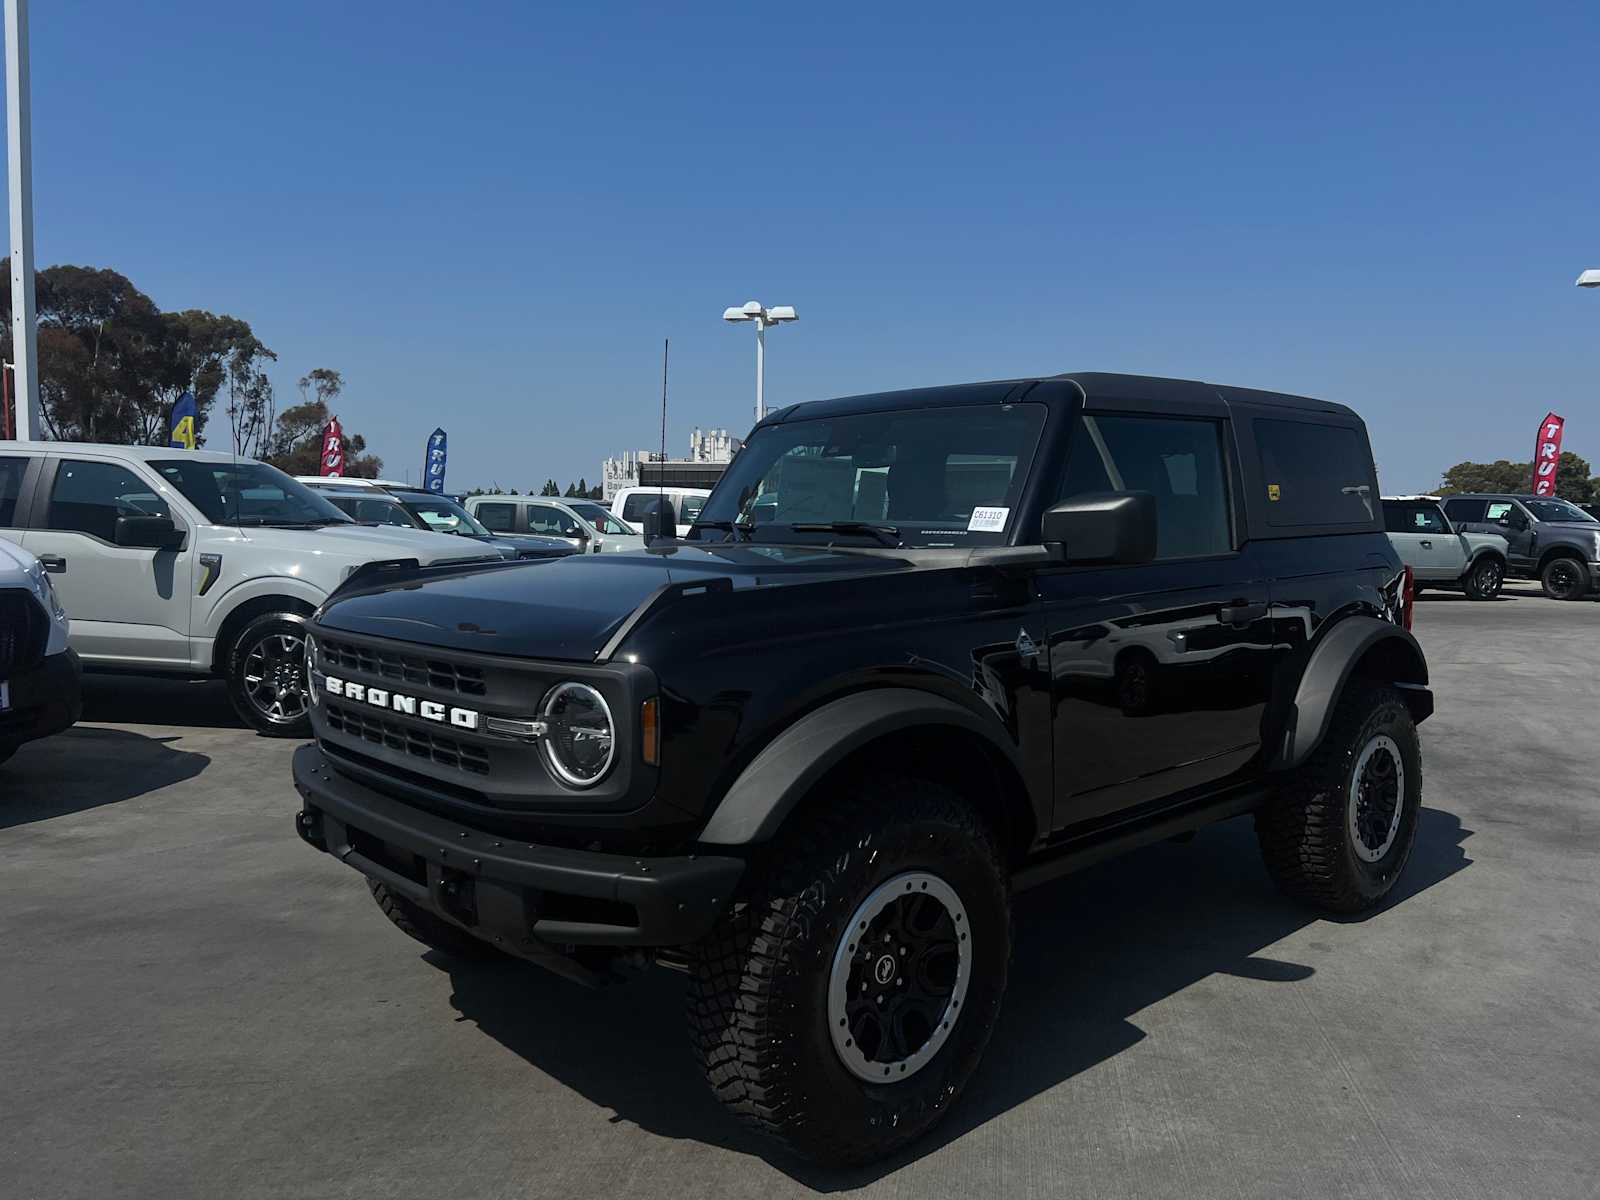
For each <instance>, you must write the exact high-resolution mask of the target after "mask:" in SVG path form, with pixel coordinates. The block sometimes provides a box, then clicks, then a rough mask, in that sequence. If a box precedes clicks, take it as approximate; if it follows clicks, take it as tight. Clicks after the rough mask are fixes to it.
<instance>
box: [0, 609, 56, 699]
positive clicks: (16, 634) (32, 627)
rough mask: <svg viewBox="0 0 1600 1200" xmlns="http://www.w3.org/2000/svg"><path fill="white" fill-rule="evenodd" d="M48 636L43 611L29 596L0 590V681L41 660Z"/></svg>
mask: <svg viewBox="0 0 1600 1200" xmlns="http://www.w3.org/2000/svg"><path fill="white" fill-rule="evenodd" d="M48 636H49V631H48V630H47V629H46V628H45V617H44V610H43V609H41V608H40V607H39V604H38V602H37V601H36V600H34V598H33V595H32V593H30V592H25V591H23V590H22V589H20V588H7V589H5V590H4V591H0V678H3V677H5V676H7V675H11V674H14V673H15V672H17V671H19V670H25V669H26V668H28V667H31V666H33V665H35V664H36V663H37V662H38V661H39V660H40V659H41V658H42V657H44V646H45V641H46V639H47V638H48Z"/></svg>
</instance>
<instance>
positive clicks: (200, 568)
mask: <svg viewBox="0 0 1600 1200" xmlns="http://www.w3.org/2000/svg"><path fill="white" fill-rule="evenodd" d="M0 538H5V539H8V540H10V541H12V542H17V543H19V544H20V545H21V546H22V547H23V548H24V549H26V550H28V551H30V552H31V553H33V554H34V555H36V556H37V557H38V558H39V560H40V562H41V563H42V564H43V566H44V570H46V571H48V572H49V573H50V577H51V580H52V581H53V583H54V585H55V590H56V592H57V593H58V594H59V596H60V598H61V603H62V604H63V605H64V606H65V608H66V610H67V612H69V613H70V614H71V615H72V646H73V649H75V650H76V651H77V653H78V654H79V656H80V657H81V658H82V660H83V665H84V667H85V668H87V669H100V670H121V671H130V672H137V673H161V674H178V675H193V676H205V675H220V676H223V677H224V678H226V679H227V681H228V690H229V694H230V696H231V697H232V700H233V705H234V707H235V708H236V709H237V710H238V712H239V715H240V716H241V717H242V718H244V720H246V721H247V722H249V723H250V724H251V725H252V726H254V727H255V728H256V729H258V730H260V731H261V732H263V733H267V734H272V735H275V736H280V737H305V736H307V735H308V731H309V728H310V724H309V721H308V720H307V718H306V702H307V701H306V691H305V665H304V634H303V626H304V622H305V618H306V617H308V616H309V615H310V614H311V612H312V610H313V609H315V608H316V607H317V605H319V604H321V603H322V601H323V600H325V599H326V598H327V597H328V594H329V593H330V592H332V591H333V590H334V589H335V588H336V587H338V586H339V584H340V583H342V582H343V581H344V580H345V579H347V578H348V577H349V576H350V574H351V573H352V572H353V571H355V570H356V568H357V567H360V566H362V565H363V564H365V563H369V562H385V561H394V562H405V563H411V562H414V563H416V564H418V565H426V564H429V563H438V562H444V561H450V560H456V561H466V560H474V561H478V560H490V561H497V560H498V558H499V556H498V555H497V554H495V553H494V552H493V551H492V550H489V549H487V548H485V547H481V546H477V545H475V544H472V543H465V544H464V543H463V542H462V540H461V539H460V538H453V537H449V536H447V535H445V534H430V533H425V532H422V531H413V530H399V529H393V530H391V529H383V528H368V527H365V526H360V525H356V524H355V523H353V522H352V521H351V520H350V518H349V517H347V516H345V514H344V513H342V512H340V511H339V510H338V509H337V508H335V507H334V506H333V505H331V504H329V503H328V502H327V501H326V500H325V499H323V498H322V497H320V496H317V495H315V494H313V493H312V492H311V491H309V490H308V489H307V488H306V487H304V486H303V485H302V484H299V483H296V482H295V481H294V480H293V479H291V478H290V477H289V476H287V475H285V474H284V473H283V472H282V471H279V470H278V469H277V468H276V467H270V466H268V465H267V464H265V463H261V462H256V461H255V460H254V459H248V458H234V457H232V456H230V455H227V454H217V453H213V452H209V451H204V450H175V449H167V448H165V447H154V446H100V445H89V444H84V443H77V442H0Z"/></svg>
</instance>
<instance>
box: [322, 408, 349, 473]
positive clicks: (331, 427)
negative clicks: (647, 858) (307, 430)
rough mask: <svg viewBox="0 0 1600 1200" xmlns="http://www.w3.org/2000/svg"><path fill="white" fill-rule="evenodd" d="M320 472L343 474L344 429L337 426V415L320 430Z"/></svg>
mask: <svg viewBox="0 0 1600 1200" xmlns="http://www.w3.org/2000/svg"><path fill="white" fill-rule="evenodd" d="M322 473H323V474H324V475H335V476H340V475H343V474H344V430H343V429H342V428H340V426H339V418H338V417H334V418H333V419H332V420H331V421H329V422H328V427H327V428H326V429H324V430H323V431H322Z"/></svg>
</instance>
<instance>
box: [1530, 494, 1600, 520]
mask: <svg viewBox="0 0 1600 1200" xmlns="http://www.w3.org/2000/svg"><path fill="white" fill-rule="evenodd" d="M1522 503H1523V504H1524V505H1526V506H1527V509H1528V511H1529V512H1531V513H1532V514H1533V515H1534V517H1535V518H1536V519H1537V520H1540V521H1587V522H1590V523H1596V524H1600V522H1595V519H1594V518H1593V517H1591V516H1590V515H1589V514H1588V513H1586V512H1584V511H1583V509H1581V508H1579V507H1578V506H1577V505H1576V504H1568V503H1567V502H1566V501H1565V500H1524V501H1523V502H1522Z"/></svg>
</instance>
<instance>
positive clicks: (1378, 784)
mask: <svg viewBox="0 0 1600 1200" xmlns="http://www.w3.org/2000/svg"><path fill="white" fill-rule="evenodd" d="M1405 781H1406V773H1405V765H1404V763H1403V762H1402V761H1401V758H1400V747H1399V746H1398V745H1397V744H1396V743H1395V740H1394V739H1393V738H1391V737H1389V736H1388V735H1387V734H1382V735H1379V736H1378V737H1375V738H1373V739H1372V740H1371V741H1370V742H1368V743H1367V744H1366V746H1365V747H1363V748H1362V751H1361V756H1360V758H1358V759H1357V760H1356V769H1355V775H1354V778H1353V779H1352V780H1351V782H1350V833H1351V836H1352V842H1353V845H1354V848H1355V852H1356V854H1357V856H1358V857H1360V858H1362V859H1363V860H1365V861H1366V862H1377V861H1378V860H1379V859H1381V858H1382V857H1383V856H1384V855H1385V854H1387V853H1388V852H1389V850H1390V849H1391V848H1392V847H1393V846H1394V842H1395V837H1396V835H1397V834H1398V833H1399V831H1400V817H1401V813H1402V808H1403V804H1404V798H1405Z"/></svg>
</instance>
